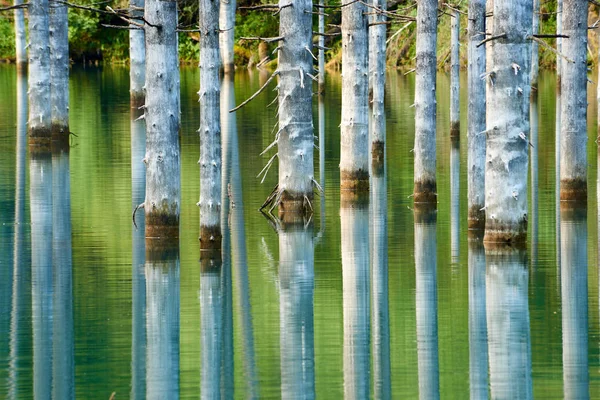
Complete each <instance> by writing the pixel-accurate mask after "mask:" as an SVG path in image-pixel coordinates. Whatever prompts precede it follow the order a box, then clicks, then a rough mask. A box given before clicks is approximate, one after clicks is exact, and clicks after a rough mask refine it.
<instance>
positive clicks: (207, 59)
mask: <svg viewBox="0 0 600 400" xmlns="http://www.w3.org/2000/svg"><path fill="white" fill-rule="evenodd" d="M219 5H220V1H219V0H201V1H200V9H199V10H200V15H199V22H200V91H199V94H200V129H199V130H198V132H199V133H200V202H199V203H198V204H199V206H200V231H201V232H200V234H201V239H200V240H201V248H203V249H204V248H214V247H215V246H217V248H221V221H220V214H221V117H220V104H219V102H220V96H221V83H220V79H219V70H220V68H221V65H220V60H221V58H220V55H219Z"/></svg>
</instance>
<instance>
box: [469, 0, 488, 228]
mask: <svg viewBox="0 0 600 400" xmlns="http://www.w3.org/2000/svg"><path fill="white" fill-rule="evenodd" d="M488 3H489V2H488ZM485 14H486V2H485V0H471V1H469V15H468V21H469V22H468V33H467V36H468V38H469V44H468V46H469V47H468V53H469V55H468V59H469V61H468V62H469V65H468V86H469V87H468V92H469V102H468V111H467V114H468V118H467V120H468V127H467V143H468V144H467V147H468V150H467V154H468V156H467V158H468V161H467V165H468V167H467V186H468V189H467V193H468V195H467V201H468V220H469V228H470V229H471V228H473V229H483V227H484V225H485V210H484V207H485V134H483V133H482V132H483V131H485V107H486V91H485V81H484V80H482V79H481V76H482V75H483V74H484V73H485V68H486V58H487V59H490V60H491V57H490V56H489V53H488V56H487V57H486V48H487V46H479V47H477V44H478V43H479V42H481V41H482V40H484V39H485V37H486V36H485V34H484V33H483V32H485V31H486V17H485ZM490 20H491V18H490ZM488 28H489V27H488Z"/></svg>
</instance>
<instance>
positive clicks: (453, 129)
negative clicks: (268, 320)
mask: <svg viewBox="0 0 600 400" xmlns="http://www.w3.org/2000/svg"><path fill="white" fill-rule="evenodd" d="M450 137H451V138H459V137H460V122H459V121H454V122H452V123H451V124H450Z"/></svg>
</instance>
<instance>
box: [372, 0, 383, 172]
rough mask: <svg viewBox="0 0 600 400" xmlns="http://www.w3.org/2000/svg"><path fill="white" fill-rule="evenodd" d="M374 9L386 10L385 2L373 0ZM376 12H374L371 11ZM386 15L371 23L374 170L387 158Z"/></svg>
mask: <svg viewBox="0 0 600 400" xmlns="http://www.w3.org/2000/svg"><path fill="white" fill-rule="evenodd" d="M372 4H373V7H377V8H379V9H381V10H384V11H385V10H386V1H385V0H372ZM370 11H371V12H374V11H373V10H370ZM386 19H387V18H386V17H385V14H383V13H377V14H375V15H372V16H371V18H370V21H369V23H371V24H375V23H379V25H372V26H370V27H369V83H370V85H369V86H370V90H371V93H372V101H371V104H372V114H371V129H370V132H371V162H372V165H373V167H374V168H381V164H383V163H384V156H385V125H386V124H385V122H386V121H385V108H384V106H383V102H384V98H385V61H386V43H385V40H386V37H387V25H385V24H381V23H382V22H385V21H386Z"/></svg>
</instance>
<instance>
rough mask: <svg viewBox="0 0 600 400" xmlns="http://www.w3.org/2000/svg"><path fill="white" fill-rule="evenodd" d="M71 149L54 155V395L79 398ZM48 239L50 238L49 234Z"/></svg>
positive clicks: (64, 397)
mask: <svg viewBox="0 0 600 400" xmlns="http://www.w3.org/2000/svg"><path fill="white" fill-rule="evenodd" d="M70 178H71V174H70V171H69V151H68V149H67V150H66V151H63V150H60V151H58V152H56V153H54V154H53V155H52V223H53V229H52V261H53V264H54V282H53V284H52V286H53V290H54V298H53V301H52V307H53V310H52V317H51V318H52V326H53V329H52V345H53V346H52V349H53V352H52V397H53V398H54V399H65V400H67V399H74V398H75V355H74V344H75V342H74V328H73V261H72V252H71V184H70ZM46 240H48V237H46Z"/></svg>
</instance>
